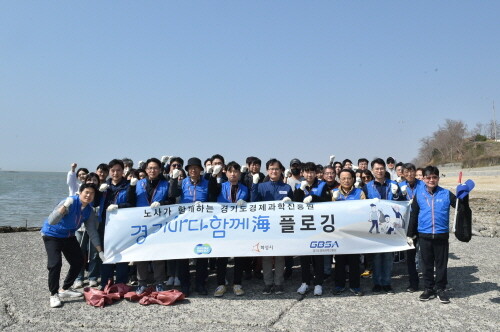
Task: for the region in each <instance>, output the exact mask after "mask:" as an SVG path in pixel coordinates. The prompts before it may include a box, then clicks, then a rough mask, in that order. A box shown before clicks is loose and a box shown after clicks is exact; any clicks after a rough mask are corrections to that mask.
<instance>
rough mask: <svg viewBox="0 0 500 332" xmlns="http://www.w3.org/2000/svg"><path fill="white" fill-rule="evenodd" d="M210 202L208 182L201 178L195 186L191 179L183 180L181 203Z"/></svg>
mask: <svg viewBox="0 0 500 332" xmlns="http://www.w3.org/2000/svg"><path fill="white" fill-rule="evenodd" d="M196 201H200V202H208V180H207V179H205V178H204V177H200V181H199V182H198V183H197V184H196V185H195V184H193V182H192V181H191V178H190V177H187V178H185V179H184V180H182V192H181V203H193V202H196Z"/></svg>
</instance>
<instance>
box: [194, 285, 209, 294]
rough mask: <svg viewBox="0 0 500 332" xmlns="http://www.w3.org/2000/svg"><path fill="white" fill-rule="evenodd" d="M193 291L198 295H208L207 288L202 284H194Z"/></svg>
mask: <svg viewBox="0 0 500 332" xmlns="http://www.w3.org/2000/svg"><path fill="white" fill-rule="evenodd" d="M195 291H196V293H198V294H200V295H208V291H207V288H206V287H205V286H204V285H196V288H195Z"/></svg>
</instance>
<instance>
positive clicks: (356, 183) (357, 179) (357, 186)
mask: <svg viewBox="0 0 500 332" xmlns="http://www.w3.org/2000/svg"><path fill="white" fill-rule="evenodd" d="M354 187H356V188H359V187H361V178H360V177H357V178H356V182H354Z"/></svg>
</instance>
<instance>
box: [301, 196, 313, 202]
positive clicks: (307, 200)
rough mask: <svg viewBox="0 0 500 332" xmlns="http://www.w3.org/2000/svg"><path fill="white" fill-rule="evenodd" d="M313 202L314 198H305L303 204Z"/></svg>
mask: <svg viewBox="0 0 500 332" xmlns="http://www.w3.org/2000/svg"><path fill="white" fill-rule="evenodd" d="M312 200H313V197H312V196H311V195H309V196H307V197H306V198H304V201H303V202H304V203H306V204H309V203H311V202H312Z"/></svg>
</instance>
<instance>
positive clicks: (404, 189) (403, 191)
mask: <svg viewBox="0 0 500 332" xmlns="http://www.w3.org/2000/svg"><path fill="white" fill-rule="evenodd" d="M407 188H408V186H407V185H404V186H401V192H402V193H403V195H406V193H407V191H406V189H407Z"/></svg>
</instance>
